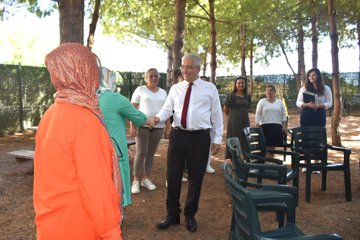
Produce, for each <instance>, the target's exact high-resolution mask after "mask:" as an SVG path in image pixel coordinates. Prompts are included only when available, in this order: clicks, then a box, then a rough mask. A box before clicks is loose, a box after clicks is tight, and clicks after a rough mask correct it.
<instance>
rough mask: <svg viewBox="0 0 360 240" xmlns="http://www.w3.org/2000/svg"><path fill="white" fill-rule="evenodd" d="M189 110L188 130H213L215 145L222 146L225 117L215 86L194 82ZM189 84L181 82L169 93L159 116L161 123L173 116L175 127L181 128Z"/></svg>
mask: <svg viewBox="0 0 360 240" xmlns="http://www.w3.org/2000/svg"><path fill="white" fill-rule="evenodd" d="M193 83H194V84H193V86H192V90H191V95H190V102H189V108H188V113H187V121H186V125H187V129H186V130H189V131H195V130H201V129H212V130H213V131H214V132H215V137H214V141H213V143H217V144H221V141H222V135H223V117H222V110H221V105H220V100H219V94H218V91H217V89H216V87H215V85H214V84H212V83H209V82H206V81H203V80H201V79H200V78H198V79H197V80H195V81H194V82H193ZM188 85H189V83H188V82H187V81H181V82H179V83H176V84H174V85H173V86H172V87H171V88H170V91H169V95H168V97H167V98H166V101H165V104H164V106H163V107H162V109H161V110H160V112H159V113H158V114H157V117H159V118H160V122H164V121H166V120H167V119H168V118H169V117H170V116H171V115H173V119H174V121H173V123H172V126H173V127H179V128H182V127H181V123H180V121H181V113H182V109H183V104H184V99H185V93H186V90H187V88H188Z"/></svg>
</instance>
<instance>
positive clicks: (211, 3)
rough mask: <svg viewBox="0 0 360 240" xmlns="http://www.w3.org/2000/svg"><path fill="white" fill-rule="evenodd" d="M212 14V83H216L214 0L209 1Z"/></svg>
mask: <svg viewBox="0 0 360 240" xmlns="http://www.w3.org/2000/svg"><path fill="white" fill-rule="evenodd" d="M209 12H210V38H211V39H210V56H211V57H210V71H211V74H210V82H213V83H214V82H215V78H216V27H215V11H214V0H209Z"/></svg>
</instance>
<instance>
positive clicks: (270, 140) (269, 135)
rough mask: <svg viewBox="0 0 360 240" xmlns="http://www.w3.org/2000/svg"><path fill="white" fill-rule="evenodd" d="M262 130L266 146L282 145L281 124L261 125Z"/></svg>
mask: <svg viewBox="0 0 360 240" xmlns="http://www.w3.org/2000/svg"><path fill="white" fill-rule="evenodd" d="M261 128H262V130H263V133H264V136H265V141H266V146H268V147H282V146H283V141H284V134H283V128H282V125H281V124H276V123H269V124H263V125H261Z"/></svg>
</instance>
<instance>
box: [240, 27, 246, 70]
mask: <svg viewBox="0 0 360 240" xmlns="http://www.w3.org/2000/svg"><path fill="white" fill-rule="evenodd" d="M240 34H241V76H244V77H246V67H245V60H246V25H245V23H243V24H241V27H240Z"/></svg>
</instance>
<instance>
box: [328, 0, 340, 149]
mask: <svg viewBox="0 0 360 240" xmlns="http://www.w3.org/2000/svg"><path fill="white" fill-rule="evenodd" d="M328 11H329V23H330V40H331V59H332V70H333V73H332V83H333V96H334V97H333V98H334V108H333V113H332V118H331V128H330V132H331V140H332V145H335V146H341V137H340V132H339V126H340V120H341V101H340V99H341V93H340V78H339V48H338V33H337V29H336V10H335V7H334V0H328Z"/></svg>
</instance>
